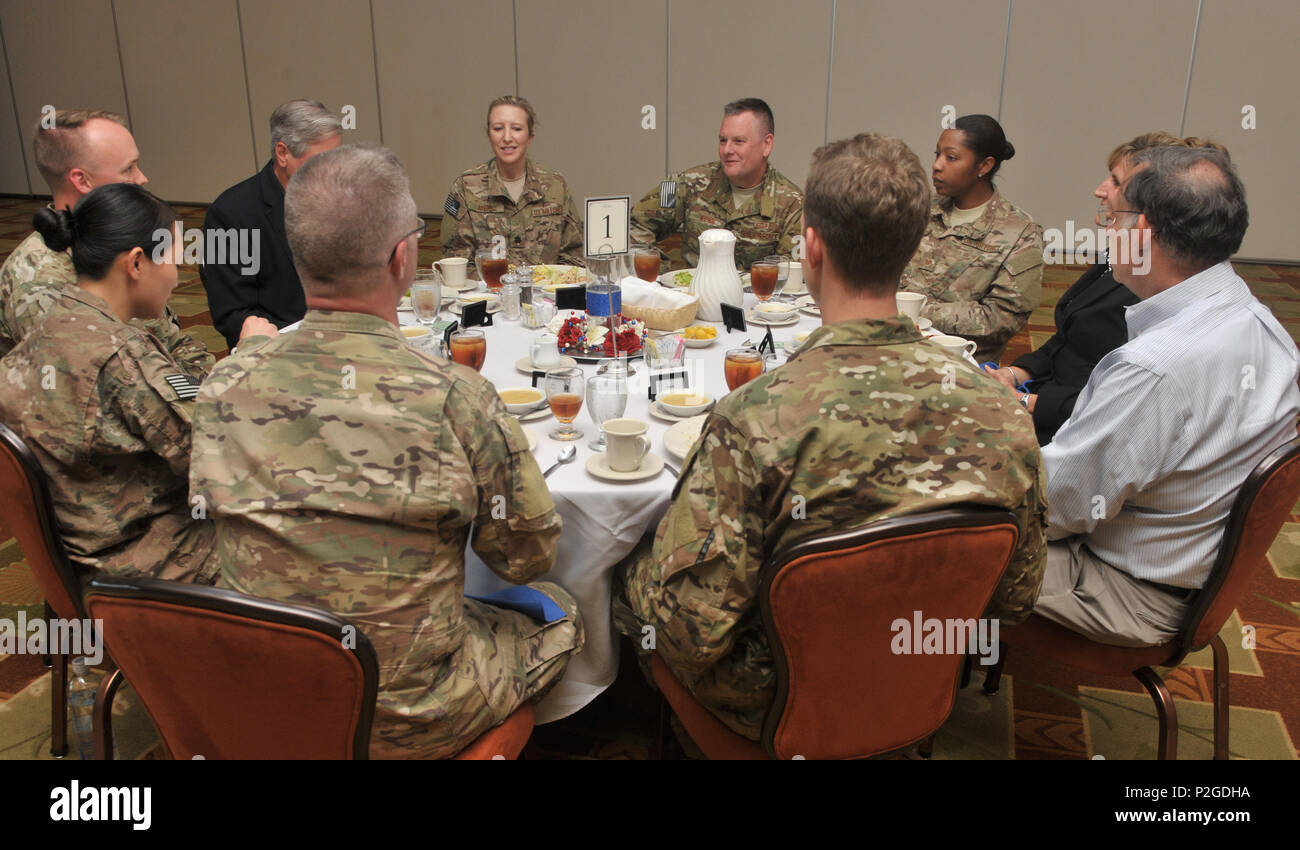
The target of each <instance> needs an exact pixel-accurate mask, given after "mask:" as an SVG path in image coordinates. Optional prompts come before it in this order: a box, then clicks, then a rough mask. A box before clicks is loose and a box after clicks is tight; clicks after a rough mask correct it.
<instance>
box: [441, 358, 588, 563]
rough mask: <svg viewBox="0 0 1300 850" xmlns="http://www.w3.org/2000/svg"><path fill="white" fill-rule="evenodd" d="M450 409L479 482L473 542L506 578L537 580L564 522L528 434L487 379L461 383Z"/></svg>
mask: <svg viewBox="0 0 1300 850" xmlns="http://www.w3.org/2000/svg"><path fill="white" fill-rule="evenodd" d="M446 412H447V421H448V422H449V423H450V425H451V427H452V430H453V432H454V433H455V435H456V439H457V440H458V441H459V442H460V444H461V446H462V447H463V448H464V449H465V452H466V454H467V455H468V457H469V464H470V468H471V469H472V470H474V478H475V483H476V484H477V486H478V514H477V516H476V517H475V519H474V539H473V540H472V541H470V544H471V546H473V548H474V551H475V552H477V553H478V556H479V557H480V558H482V559H483V563H485V564H487V565H488V566H489V567H490V568H491V569H492V570H493V572H495V573H496V574H497V575H499V576H501V577H502V578H504V579H506V580H507V581H510V582H514V583H515V584H523V583H524V582H528V581H532V580H534V579H536V578H537V577H538V576H540V575H542V574H543V573H545V572H546V571H547V570H549V569H550V568H551V565H552V564H554V563H555V553H556V549H557V548H558V546H559V541H560V527H561V524H562V522H561V519H560V515H559V514H557V513H556V512H555V502H554V501H552V500H551V491H550V490H549V489H548V488H547V486H546V481H545V480H544V479H543V478H542V471H541V470H540V469H539V468H538V467H537V461H536V460H535V459H534V458H533V453H532V452H531V451H529V449H528V438H527V437H525V436H524V432H523V429H521V428H520V427H519V423H518V422H517V421H516V420H515V418H514V417H512V416H511V415H510V414H509V413H507V412H506V408H505V404H504V403H503V402H502V401H501V397H500V396H498V395H497V394H496V390H495V389H494V388H493V386H492V385H491V384H490V383H487V382H486V381H484V382H482V383H481V384H479V385H478V387H477V388H475V387H472V386H470V385H468V384H466V383H465V382H463V381H457V382H456V383H455V384H454V385H453V387H452V390H451V392H449V393H448V394H447V407H446Z"/></svg>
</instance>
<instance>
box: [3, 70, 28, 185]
mask: <svg viewBox="0 0 1300 850" xmlns="http://www.w3.org/2000/svg"><path fill="white" fill-rule="evenodd" d="M3 58H4V57H0V60H3ZM10 91H11V89H10V88H9V63H8V62H7V61H0V193H5V194H11V195H25V194H27V193H29V192H31V191H32V190H31V187H30V186H29V185H28V183H27V167H26V165H25V164H24V163H23V143H22V133H20V132H19V131H18V121H17V115H16V114H15V113H14V102H13V98H12V97H10Z"/></svg>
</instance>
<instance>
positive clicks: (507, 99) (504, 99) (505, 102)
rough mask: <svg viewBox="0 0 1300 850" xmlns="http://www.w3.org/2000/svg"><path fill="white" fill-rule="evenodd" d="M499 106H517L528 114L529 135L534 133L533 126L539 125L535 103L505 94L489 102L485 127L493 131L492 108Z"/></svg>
mask: <svg viewBox="0 0 1300 850" xmlns="http://www.w3.org/2000/svg"><path fill="white" fill-rule="evenodd" d="M498 106H517V107H519V108H520V109H522V110H523V111H524V112H525V113H526V114H527V115H528V135H529V136H532V135H533V128H534V127H536V126H537V113H536V112H535V111H534V110H533V105H532V104H531V103H529V102H528V101H527V100H525V99H524V98H522V97H515V96H514V95H512V94H503V95H501V97H498V98H497V99H496V100H494V101H492V102H491V103H489V104H488V111H487V121H486V122H485V129H486V130H487V132H489V133H490V132H492V110H494V109H496V108H497V107H498Z"/></svg>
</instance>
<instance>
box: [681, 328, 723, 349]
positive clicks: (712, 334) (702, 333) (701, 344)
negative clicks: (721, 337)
mask: <svg viewBox="0 0 1300 850" xmlns="http://www.w3.org/2000/svg"><path fill="white" fill-rule="evenodd" d="M682 340H683V341H684V342H685V343H686V347H687V348H708V347H709V346H710V345H713V343H715V342H717V341H718V329H717V328H715V327H713V326H712V325H691V326H690V327H689V328H687V329H686V330H684V331H682Z"/></svg>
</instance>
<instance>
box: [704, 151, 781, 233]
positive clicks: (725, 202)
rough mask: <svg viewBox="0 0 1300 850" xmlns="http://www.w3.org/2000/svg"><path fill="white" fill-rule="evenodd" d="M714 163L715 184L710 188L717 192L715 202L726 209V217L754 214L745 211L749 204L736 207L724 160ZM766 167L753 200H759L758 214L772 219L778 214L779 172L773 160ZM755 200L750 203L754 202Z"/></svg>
mask: <svg viewBox="0 0 1300 850" xmlns="http://www.w3.org/2000/svg"><path fill="white" fill-rule="evenodd" d="M713 165H714V166H715V167H714V169H713V186H710V187H709V188H710V190H712V192H716V194H714V197H716V198H717V199H718V200H717V201H715V203H716V204H717V205H718V206H720V207H721V208H722V209H723V210H725V211H726V217H727V218H728V219H732V218H740V217H743V216H744V215H752V213H746V212H745V210H746V209H748V208H749V204H746V205H745V206H744V207H742V208H741V209H739V210H738V209H736V205H735V199H734V198H733V196H732V194H731V181H730V180H728V179H727V174H726V172H724V171H723V170H722V160H717V161H715V162H714V163H713ZM766 168H767V170H766V171H765V172H763V182H762V183H760V184H759V185H758V192H757V193H756V194H755V195H754V198H753V201H757V202H758V214H759V215H761V216H762V217H763V218H767V219H770V218H772V216H774V215H776V173H777V172H776V169H775V168H773V167H772V161H771V160H768V161H767V165H766ZM714 186H716V187H717V189H714ZM722 189H725V190H726V195H725V196H724V195H723V194H722V193H721V190H722ZM753 201H751V202H750V203H753Z"/></svg>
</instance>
